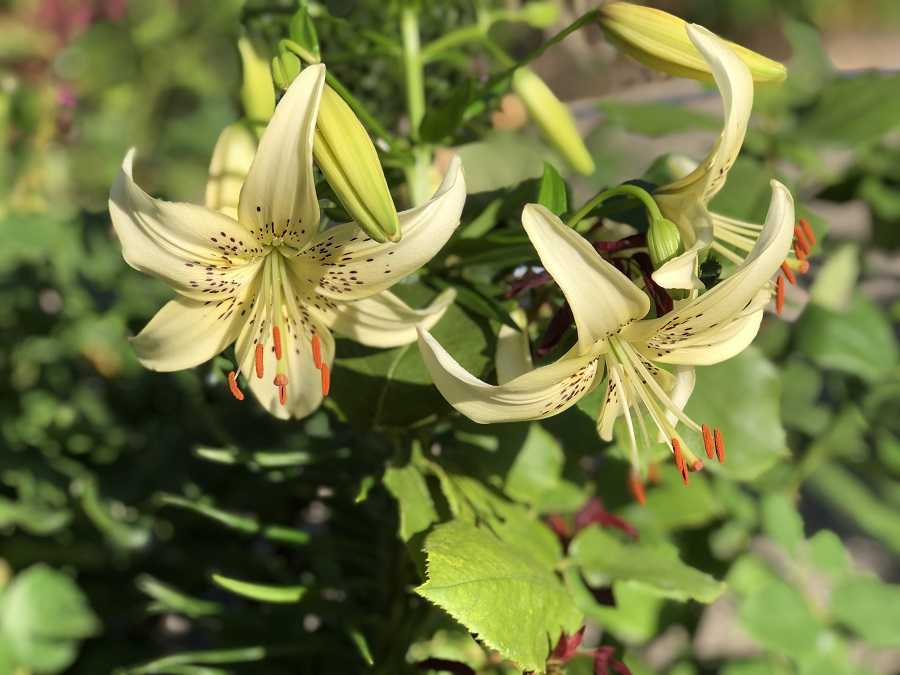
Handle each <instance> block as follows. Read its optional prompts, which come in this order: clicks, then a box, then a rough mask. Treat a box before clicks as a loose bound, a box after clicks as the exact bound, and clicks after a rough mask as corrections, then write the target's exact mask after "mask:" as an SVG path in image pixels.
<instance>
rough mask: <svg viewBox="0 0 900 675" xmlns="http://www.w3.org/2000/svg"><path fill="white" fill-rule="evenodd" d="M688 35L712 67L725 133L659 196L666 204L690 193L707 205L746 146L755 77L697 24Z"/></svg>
mask: <svg viewBox="0 0 900 675" xmlns="http://www.w3.org/2000/svg"><path fill="white" fill-rule="evenodd" d="M687 32H688V36H689V37H690V40H691V42H693V43H694V45H695V46H696V47H697V49H698V50H699V51H700V53H701V54H702V55H703V58H704V59H705V60H706V62H707V63H708V64H709V67H710V69H711V70H712V72H713V77H714V78H715V81H716V86H717V87H718V88H719V94H720V95H721V96H722V106H723V113H724V120H723V126H722V133H721V135H720V136H719V140H718V142H717V143H716V144H715V146H713V148H712V150H711V151H710V153H709V155H708V156H707V157H706V159H705V160H703V161H702V162H701V163H700V165H699V166H698V167H697V168H696V169H694V171H693V172H691V173H690V174H688V175H687V176H686V177H684V178H682V179H681V180H678V181H676V182H674V183H671V184H669V185H666V186H663V187H661V188H659V190H657V194H658V195H660V196H661V197H662V198H663V200H664V201H665V199H666V195H673V196H676V197H677V194H678V193H685V192H688V193H690V194H691V195H696V197H695V198H697V199H701V200H703V201H704V202H705V203H708V202H709V200H711V199H712V198H713V197H714V196H715V195H716V194H717V193H718V192H719V190H721V189H722V186H723V185H724V184H725V180H726V178H727V176H728V171H729V169H731V166H732V165H733V164H734V161H735V160H736V159H737V156H738V153H740V151H741V145H743V143H744V136H745V135H746V133H747V124H748V123H749V121H750V112H751V110H752V108H753V78H752V77H751V75H750V70H749V69H748V68H747V66H746V64H745V63H744V62H743V61H742V60H741V59H740V58H739V57H738V55H737V54H736V53H735V52H734V50H733V49H732V48H731V47H729V46H728V44H727V43H726V42H725V41H724V40H722V39H721V38H719V37H718V36H716V35H714V34H713V33H710V32H709V31H708V30H706V29H705V28H703V27H702V26H698V25H696V24H691V25H689V26H688V27H687Z"/></svg>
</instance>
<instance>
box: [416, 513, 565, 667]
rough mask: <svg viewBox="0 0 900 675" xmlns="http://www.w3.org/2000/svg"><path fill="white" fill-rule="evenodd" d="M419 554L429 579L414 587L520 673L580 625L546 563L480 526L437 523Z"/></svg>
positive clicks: (535, 664) (539, 664)
mask: <svg viewBox="0 0 900 675" xmlns="http://www.w3.org/2000/svg"><path fill="white" fill-rule="evenodd" d="M425 553H426V555H427V559H428V580H427V581H426V582H425V583H424V584H422V585H421V586H419V587H418V588H417V589H416V592H417V593H418V594H419V595H421V596H422V597H424V598H426V599H428V600H429V601H431V602H433V603H434V604H436V605H438V606H439V607H441V608H442V609H444V610H445V611H446V612H447V613H448V614H450V615H451V616H452V617H453V618H455V619H456V620H457V621H459V622H460V623H461V624H463V626H465V627H466V628H467V629H468V630H470V631H471V632H473V633H475V634H476V635H477V636H478V638H479V639H480V640H482V641H483V642H484V643H485V644H486V645H487V646H488V647H490V648H491V649H495V650H497V651H498V652H499V653H500V654H501V655H502V656H503V657H504V658H508V659H510V660H512V661H515V662H516V663H518V664H519V665H520V666H521V667H522V668H523V669H524V670H533V671H535V672H543V671H544V665H545V663H546V660H547V656H548V655H549V653H550V647H551V645H555V644H556V642H557V640H558V639H559V636H560V634H561V633H562V632H566V633H574V632H575V631H576V630H578V628H579V627H580V625H581V620H582V615H581V612H580V611H579V610H578V608H577V607H576V606H575V604H574V602H573V600H572V598H571V596H570V595H569V593H568V591H567V590H566V589H565V587H564V586H563V585H562V583H561V582H560V580H559V578H558V577H557V576H556V574H555V573H554V572H553V568H552V567H550V566H548V565H547V564H546V563H543V562H541V561H539V560H537V559H535V558H534V557H532V556H531V555H530V554H529V553H528V552H527V551H526V550H523V549H521V548H518V547H516V546H513V545H511V544H509V543H507V542H503V541H501V540H500V539H499V538H497V537H496V536H494V535H493V534H491V533H490V532H489V531H487V530H485V529H483V528H479V527H475V526H474V525H472V524H469V523H465V522H461V521H453V522H450V523H446V524H444V525H440V526H438V527H437V528H435V530H434V531H433V532H432V533H431V534H429V535H428V537H427V538H426V540H425Z"/></svg>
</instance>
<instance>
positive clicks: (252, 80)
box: [238, 35, 275, 123]
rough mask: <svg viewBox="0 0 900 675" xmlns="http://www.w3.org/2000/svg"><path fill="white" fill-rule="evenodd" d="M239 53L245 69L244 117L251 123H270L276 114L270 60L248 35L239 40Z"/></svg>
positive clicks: (243, 90)
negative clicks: (270, 119) (274, 113)
mask: <svg viewBox="0 0 900 675" xmlns="http://www.w3.org/2000/svg"><path fill="white" fill-rule="evenodd" d="M238 51H239V52H240V53H241V66H242V67H243V78H244V80H243V84H242V85H241V104H242V105H243V106H244V115H245V116H246V117H247V119H249V120H250V121H251V122H256V123H265V122H268V121H269V118H270V117H271V116H272V113H273V112H275V87H274V86H273V85H272V73H271V72H270V71H269V59H268V57H266V56H265V55H264V54H263V52H262V48H261V47H259V46H258V45H256V44H254V43H253V42H252V41H251V40H250V38H249V37H247V36H246V35H242V36H241V37H240V39H238Z"/></svg>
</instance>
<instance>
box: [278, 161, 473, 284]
mask: <svg viewBox="0 0 900 675" xmlns="http://www.w3.org/2000/svg"><path fill="white" fill-rule="evenodd" d="M465 200H466V183H465V179H464V178H463V172H462V164H461V163H460V161H459V159H458V158H455V159H454V160H453V161H452V162H451V163H450V168H449V169H448V170H447V175H446V176H444V181H443V183H442V184H441V187H440V188H439V189H438V191H437V192H436V193H435V194H434V196H433V197H432V198H431V200H429V201H428V202H427V203H426V204H423V205H422V206H419V207H417V208H414V209H410V210H409V211H403V212H402V213H400V214H398V215H399V218H400V231H401V232H403V239H401V240H400V241H399V242H397V243H392V242H386V243H383V244H380V243H378V242H376V241H374V240H372V239H371V238H370V237H368V236H367V235H366V233H365V232H363V231H362V230H360V229H359V227H358V226H357V225H356V224H355V223H346V224H344V225H338V226H336V227H332V228H329V229H327V230H325V231H324V232H321V233H319V234H318V235H317V236H316V237H315V239H313V241H312V242H311V243H310V244H309V246H307V247H306V248H305V249H304V250H303V251H301V253H300V255H298V256H297V257H296V258H294V260H293V263H294V269H295V270H296V271H297V274H298V276H300V277H302V278H305V279H307V280H308V283H309V284H313V285H314V284H316V283H318V288H316V293H318V294H320V295H324V296H326V297H329V298H332V299H334V300H337V301H348V300H359V299H361V298H367V297H369V296H371V295H374V294H376V293H379V292H381V291H383V290H385V289H387V288H389V287H391V286H393V285H394V284H395V283H397V282H398V281H399V280H400V279H402V278H403V277H405V276H407V275H409V274H410V273H412V272H415V271H416V270H418V269H419V268H421V267H422V266H423V265H424V264H425V263H427V262H428V261H429V260H431V259H432V258H433V257H434V255H435V254H436V253H437V252H438V251H439V250H440V249H441V248H442V247H443V245H444V244H445V243H446V242H447V240H448V239H449V238H450V235H452V234H453V231H454V230H455V229H456V227H457V225H459V218H460V215H461V214H462V209H463V204H464V203H465Z"/></svg>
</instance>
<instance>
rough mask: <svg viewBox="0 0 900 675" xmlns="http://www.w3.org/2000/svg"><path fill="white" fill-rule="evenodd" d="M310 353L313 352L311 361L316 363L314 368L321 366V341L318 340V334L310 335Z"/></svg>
mask: <svg viewBox="0 0 900 675" xmlns="http://www.w3.org/2000/svg"><path fill="white" fill-rule="evenodd" d="M312 353H313V363H314V364H316V368H321V367H322V343H321V341H320V340H319V336H318V335H313V336H312Z"/></svg>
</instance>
